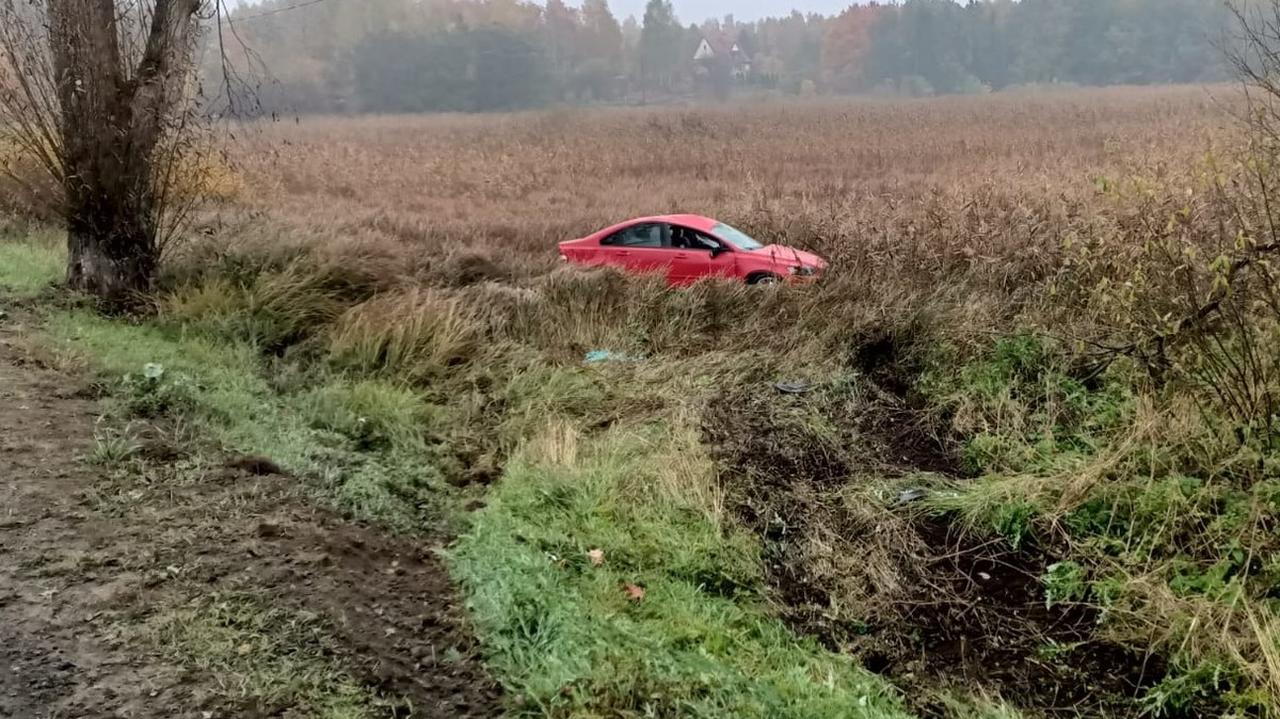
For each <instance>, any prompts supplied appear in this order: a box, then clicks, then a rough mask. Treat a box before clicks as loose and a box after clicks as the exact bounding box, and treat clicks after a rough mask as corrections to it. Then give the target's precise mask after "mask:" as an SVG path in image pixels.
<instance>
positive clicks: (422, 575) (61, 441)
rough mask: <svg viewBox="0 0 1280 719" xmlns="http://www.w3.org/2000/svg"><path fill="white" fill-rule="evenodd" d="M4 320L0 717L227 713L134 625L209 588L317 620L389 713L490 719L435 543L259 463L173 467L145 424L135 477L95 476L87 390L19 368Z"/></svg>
mask: <svg viewBox="0 0 1280 719" xmlns="http://www.w3.org/2000/svg"><path fill="white" fill-rule="evenodd" d="M18 322H19V318H15V317H10V318H9V319H3V320H0V717H14V718H23V719H25V718H27V717H31V718H37V717H123V716H128V717H162V716H163V717H186V716H190V717H199V718H200V719H209V718H210V717H230V716H243V715H245V713H244V707H243V704H238V703H236V702H234V701H232V700H231V699H230V698H228V697H227V696H226V692H225V691H221V690H220V688H219V687H218V686H217V683H216V679H215V677H213V676H212V675H209V674H207V673H204V672H201V671H198V670H195V669H193V668H192V667H189V666H184V665H183V663H182V662H180V661H179V660H177V659H174V658H172V654H169V653H165V652H163V651H161V650H160V649H158V648H157V647H156V646H155V644H154V643H149V642H147V641H145V639H144V632H143V631H142V628H143V627H145V626H146V625H147V622H148V620H149V619H150V618H151V617H152V616H153V615H155V614H156V613H158V612H160V611H163V609H164V608H166V607H174V606H181V605H183V604H185V603H190V602H193V601H198V600H200V599H201V598H203V597H207V596H209V595H211V594H214V593H217V592H223V591H228V592H229V591H235V592H248V593H251V594H252V595H253V596H256V597H261V598H264V599H265V600H267V601H270V602H271V605H272V606H273V607H276V608H281V609H286V610H290V611H300V612H301V611H306V612H310V613H312V614H314V615H316V616H318V617H320V619H321V620H322V622H323V625H324V626H325V627H326V629H327V631H328V632H329V633H330V634H331V635H332V636H331V639H332V642H331V644H332V645H333V646H334V647H336V649H335V655H336V656H335V657H334V658H333V659H334V661H335V662H336V663H338V664H340V665H341V667H342V669H343V670H344V671H346V672H347V673H348V674H350V675H351V676H352V677H353V678H355V679H356V680H357V681H358V682H360V683H362V684H364V685H365V686H367V687H369V688H370V689H371V690H373V691H374V692H376V693H378V694H379V695H380V696H381V697H383V698H384V699H385V700H387V702H388V704H389V705H395V707H394V708H388V709H387V712H388V713H389V714H394V715H396V716H423V717H490V716H495V715H497V714H499V713H500V703H499V702H500V695H499V691H498V689H497V687H496V685H495V683H494V682H493V681H492V680H491V679H490V678H489V677H488V675H487V674H486V672H485V670H484V669H483V667H482V665H481V664H480V662H479V660H478V658H477V654H476V648H475V643H474V641H473V639H472V637H471V635H470V634H469V632H468V630H467V627H466V625H465V623H464V622H463V619H462V613H461V611H460V607H459V600H458V597H457V595H456V594H455V593H454V592H453V590H452V588H451V586H450V583H449V578H448V574H447V572H446V570H445V567H444V566H443V563H442V561H441V560H440V558H439V556H438V554H437V550H438V548H439V547H438V546H433V544H431V543H428V542H425V541H424V540H421V539H415V538H397V537H389V536H387V535H385V534H383V533H381V532H379V531H377V530H376V529H373V528H369V527H365V526H362V525H359V524H355V523H352V522H350V521H347V520H345V519H344V518H342V517H338V516H335V515H333V514H332V513H329V512H327V511H324V510H321V509H318V508H316V507H314V506H312V504H311V503H310V502H308V501H307V500H306V499H305V498H304V497H303V496H302V494H301V492H299V490H298V487H297V485H296V482H294V481H293V480H291V479H290V478H288V477H284V476H281V475H280V474H278V468H274V467H272V466H271V465H270V464H269V462H264V461H259V460H251V459H250V460H237V461H233V462H229V463H228V464H227V465H226V466H215V467H205V468H198V467H197V468H194V469H193V468H192V467H191V466H190V464H191V463H190V462H187V463H186V464H185V465H183V467H182V470H181V471H178V470H177V469H176V468H175V467H176V466H177V464H178V463H183V462H184V452H183V450H182V448H181V444H180V443H172V442H169V441H168V440H167V439H166V437H168V436H170V435H168V434H167V433H166V431H165V430H163V429H161V428H153V429H152V430H150V435H151V438H150V440H149V441H147V442H146V443H145V445H144V448H143V451H142V453H141V455H142V456H143V457H144V458H145V460H146V461H145V462H144V464H143V466H144V470H143V471H142V472H141V473H140V474H138V476H136V477H133V478H132V479H121V478H120V477H119V476H109V473H107V472H106V471H105V470H102V469H99V468H97V467H94V466H92V465H91V464H89V463H88V462H86V456H87V455H88V453H89V452H90V451H91V449H92V447H93V444H94V436H95V431H100V430H101V428H99V427H97V426H96V424H95V423H96V422H97V420H98V417H99V415H100V411H99V408H98V405H97V403H96V402H95V401H94V400H93V399H91V397H92V392H88V391H85V389H86V388H85V386H84V385H83V383H80V382H79V381H77V380H76V379H74V378H71V377H68V376H66V375H64V374H60V373H58V372H56V371H53V370H50V369H47V368H44V367H41V366H39V365H38V364H37V363H36V362H34V361H33V360H32V358H31V355H30V354H29V353H28V352H26V351H25V350H24V349H23V348H22V343H21V341H20V338H21V336H22V328H21V327H20V326H18ZM289 709H290V708H289V707H268V708H264V709H263V713H266V714H269V715H288V716H297V714H287V712H288V711H289Z"/></svg>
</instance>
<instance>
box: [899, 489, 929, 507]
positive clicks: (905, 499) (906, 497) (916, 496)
mask: <svg viewBox="0 0 1280 719" xmlns="http://www.w3.org/2000/svg"><path fill="white" fill-rule="evenodd" d="M928 496H929V490H927V489H920V488H918V487H917V488H915V489H907V490H903V491H902V493H900V494H899V495H898V504H910V503H912V502H919V501H920V500H922V499H924V498H925V497H928Z"/></svg>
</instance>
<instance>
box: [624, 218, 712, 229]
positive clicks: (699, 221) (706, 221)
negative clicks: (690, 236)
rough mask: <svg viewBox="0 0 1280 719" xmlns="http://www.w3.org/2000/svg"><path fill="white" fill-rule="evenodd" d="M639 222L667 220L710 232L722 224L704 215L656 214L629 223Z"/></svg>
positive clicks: (667, 221) (672, 223) (673, 223)
mask: <svg viewBox="0 0 1280 719" xmlns="http://www.w3.org/2000/svg"><path fill="white" fill-rule="evenodd" d="M637 222H665V223H667V224H671V225H684V226H685V227H692V228H693V229H695V230H702V231H703V232H710V231H711V230H712V229H714V228H715V226H716V225H718V224H720V222H719V220H713V219H711V218H710V217H703V216H702V215H654V216H652V217H637V218H636V219H634V220H631V221H630V222H628V223H627V224H633V223H637Z"/></svg>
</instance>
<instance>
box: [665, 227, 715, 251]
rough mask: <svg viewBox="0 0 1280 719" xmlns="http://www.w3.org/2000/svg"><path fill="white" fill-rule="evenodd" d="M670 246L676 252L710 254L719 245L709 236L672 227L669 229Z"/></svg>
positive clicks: (683, 228) (684, 228)
mask: <svg viewBox="0 0 1280 719" xmlns="http://www.w3.org/2000/svg"><path fill="white" fill-rule="evenodd" d="M671 246H672V247H674V248H676V249H678V250H705V251H707V252H710V251H712V250H715V249H718V248H719V247H720V246H721V245H720V243H719V242H717V241H716V239H715V238H713V237H711V236H710V235H707V234H704V233H701V232H698V231H697V230H692V229H689V228H688V227H680V226H679V225H673V226H672V227H671Z"/></svg>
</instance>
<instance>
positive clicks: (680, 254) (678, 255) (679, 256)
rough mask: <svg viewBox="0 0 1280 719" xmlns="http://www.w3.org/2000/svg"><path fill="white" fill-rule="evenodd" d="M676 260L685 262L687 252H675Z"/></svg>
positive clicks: (687, 256) (687, 257) (687, 255)
mask: <svg viewBox="0 0 1280 719" xmlns="http://www.w3.org/2000/svg"><path fill="white" fill-rule="evenodd" d="M676 259H678V260H687V259H689V253H688V252H677V253H676Z"/></svg>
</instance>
